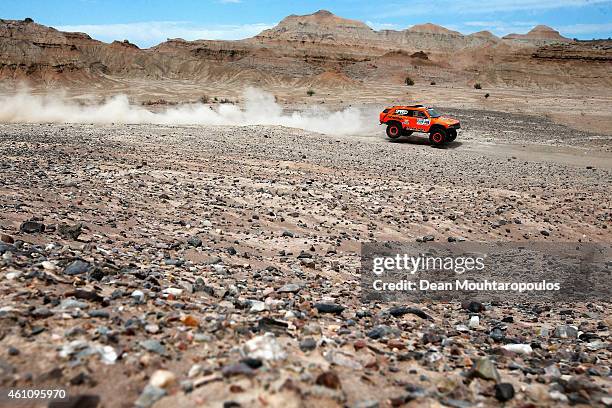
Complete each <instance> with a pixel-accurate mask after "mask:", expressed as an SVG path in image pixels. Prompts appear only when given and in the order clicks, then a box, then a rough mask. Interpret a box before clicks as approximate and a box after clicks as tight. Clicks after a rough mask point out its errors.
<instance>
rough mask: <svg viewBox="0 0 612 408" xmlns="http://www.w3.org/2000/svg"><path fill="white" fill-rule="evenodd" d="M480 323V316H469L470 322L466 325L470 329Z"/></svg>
mask: <svg viewBox="0 0 612 408" xmlns="http://www.w3.org/2000/svg"><path fill="white" fill-rule="evenodd" d="M479 325H480V318H479V317H478V316H472V317H470V322H469V323H468V327H469V328H470V329H475V328H477V327H478V326H479Z"/></svg>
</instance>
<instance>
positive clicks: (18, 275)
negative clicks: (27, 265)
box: [4, 272, 21, 280]
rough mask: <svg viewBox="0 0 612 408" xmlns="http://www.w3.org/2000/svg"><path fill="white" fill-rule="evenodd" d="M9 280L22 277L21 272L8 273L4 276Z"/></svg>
mask: <svg viewBox="0 0 612 408" xmlns="http://www.w3.org/2000/svg"><path fill="white" fill-rule="evenodd" d="M4 276H5V277H6V279H8V280H15V279H17V278H19V277H20V276H21V272H8V273H7V274H6V275H4Z"/></svg>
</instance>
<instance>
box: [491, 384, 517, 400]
mask: <svg viewBox="0 0 612 408" xmlns="http://www.w3.org/2000/svg"><path fill="white" fill-rule="evenodd" d="M495 398H497V400H498V401H501V402H505V401H510V400H511V399H512V398H514V386H513V385H512V384H510V383H499V384H495Z"/></svg>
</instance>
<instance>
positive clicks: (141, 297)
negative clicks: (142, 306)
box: [130, 289, 145, 302]
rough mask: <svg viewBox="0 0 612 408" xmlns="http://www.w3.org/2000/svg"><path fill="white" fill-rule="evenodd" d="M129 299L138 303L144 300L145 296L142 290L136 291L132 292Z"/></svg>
mask: <svg viewBox="0 0 612 408" xmlns="http://www.w3.org/2000/svg"><path fill="white" fill-rule="evenodd" d="M130 297H132V298H134V299H136V300H138V301H139V302H142V301H143V300H144V297H145V294H144V292H143V291H142V290H138V289H136V290H135V291H133V292H132V294H131V295H130Z"/></svg>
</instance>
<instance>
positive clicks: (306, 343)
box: [300, 337, 317, 351]
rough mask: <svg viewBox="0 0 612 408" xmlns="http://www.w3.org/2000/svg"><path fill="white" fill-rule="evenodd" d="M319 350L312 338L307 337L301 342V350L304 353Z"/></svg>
mask: <svg viewBox="0 0 612 408" xmlns="http://www.w3.org/2000/svg"><path fill="white" fill-rule="evenodd" d="M316 348H317V341H316V340H315V339H313V338H312V337H307V338H305V339H304V340H302V341H300V350H302V351H312V350H314V349H316Z"/></svg>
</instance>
